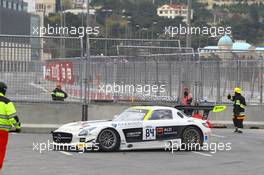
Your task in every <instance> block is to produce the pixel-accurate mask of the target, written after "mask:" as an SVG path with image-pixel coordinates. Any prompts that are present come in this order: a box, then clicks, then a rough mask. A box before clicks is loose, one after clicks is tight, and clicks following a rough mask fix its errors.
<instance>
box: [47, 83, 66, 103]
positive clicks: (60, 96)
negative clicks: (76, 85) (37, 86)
mask: <svg viewBox="0 0 264 175" xmlns="http://www.w3.org/2000/svg"><path fill="white" fill-rule="evenodd" d="M51 97H52V100H54V101H64V99H66V98H67V97H68V95H67V93H66V92H64V91H63V90H62V87H61V84H57V85H56V88H55V89H54V90H53V91H52V92H51Z"/></svg>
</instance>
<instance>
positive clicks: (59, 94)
mask: <svg viewBox="0 0 264 175" xmlns="http://www.w3.org/2000/svg"><path fill="white" fill-rule="evenodd" d="M51 95H55V96H56V97H62V98H64V97H65V94H64V93H62V92H52V93H51Z"/></svg>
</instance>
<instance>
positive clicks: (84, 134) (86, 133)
mask: <svg viewBox="0 0 264 175" xmlns="http://www.w3.org/2000/svg"><path fill="white" fill-rule="evenodd" d="M95 128H96V127H91V128H87V129H83V130H81V132H79V134H78V136H87V135H88V134H89V133H90V132H91V131H92V130H94V129H95Z"/></svg>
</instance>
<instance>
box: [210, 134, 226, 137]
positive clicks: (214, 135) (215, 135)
mask: <svg viewBox="0 0 264 175" xmlns="http://www.w3.org/2000/svg"><path fill="white" fill-rule="evenodd" d="M211 136H213V137H219V138H226V136H221V135H217V134H211Z"/></svg>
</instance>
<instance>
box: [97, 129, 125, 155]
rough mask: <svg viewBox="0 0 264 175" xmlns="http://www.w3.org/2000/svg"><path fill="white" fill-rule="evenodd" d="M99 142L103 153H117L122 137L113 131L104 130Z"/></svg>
mask: <svg viewBox="0 0 264 175" xmlns="http://www.w3.org/2000/svg"><path fill="white" fill-rule="evenodd" d="M97 142H98V143H99V147H100V150H101V151H116V150H118V149H119V146H120V137H119V135H118V133H117V132H116V131H115V130H113V129H104V130H103V131H101V132H100V134H99V136H98V139H97Z"/></svg>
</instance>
